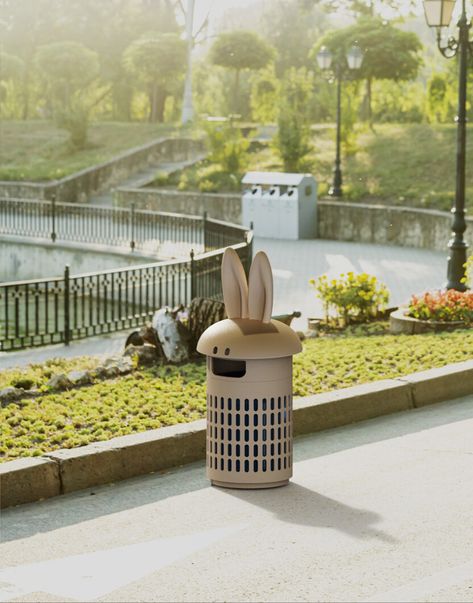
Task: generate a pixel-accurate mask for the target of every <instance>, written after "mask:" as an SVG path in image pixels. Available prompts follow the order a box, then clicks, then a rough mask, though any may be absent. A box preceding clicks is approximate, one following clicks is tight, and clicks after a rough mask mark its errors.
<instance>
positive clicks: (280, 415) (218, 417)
mask: <svg viewBox="0 0 473 603" xmlns="http://www.w3.org/2000/svg"><path fill="white" fill-rule="evenodd" d="M222 285H223V295H224V301H225V307H226V311H227V316H228V318H227V319H225V320H222V321H220V322H218V323H215V324H214V325H212V326H211V327H209V328H208V329H207V330H206V331H205V332H204V333H203V335H202V336H201V338H200V340H199V342H198V345H197V350H198V351H199V352H200V353H202V354H205V355H206V356H207V476H208V478H209V479H210V480H211V482H212V484H213V485H216V486H224V487H227V488H273V487H276V486H282V485H285V484H287V483H288V480H289V478H290V477H291V476H292V356H293V354H296V353H298V352H300V351H301V349H302V346H301V343H300V340H299V338H298V336H297V335H296V333H295V332H294V331H293V330H292V329H291V328H290V327H288V326H287V325H285V324H283V323H282V322H280V321H278V320H272V319H271V311H272V305H273V279H272V272H271V266H270V264H269V261H268V258H267V256H266V254H265V253H263V252H258V253H257V254H256V256H255V258H254V260H253V263H252V265H251V269H250V274H249V283H247V280H246V276H245V272H244V269H243V266H242V264H241V262H240V259H239V257H238V255H237V253H236V252H235V251H234V250H233V249H232V248H228V249H226V250H225V253H224V256H223V261H222Z"/></svg>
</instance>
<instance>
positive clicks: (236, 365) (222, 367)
mask: <svg viewBox="0 0 473 603" xmlns="http://www.w3.org/2000/svg"><path fill="white" fill-rule="evenodd" d="M212 373H213V374H214V375H218V376H219V377H237V378H240V377H244V376H245V373H246V362H245V361H244V360H227V359H226V358H212Z"/></svg>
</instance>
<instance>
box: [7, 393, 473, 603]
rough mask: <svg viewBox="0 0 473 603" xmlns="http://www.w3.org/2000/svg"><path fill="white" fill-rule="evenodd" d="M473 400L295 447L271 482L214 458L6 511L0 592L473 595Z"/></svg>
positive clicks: (41, 596) (87, 597)
mask: <svg viewBox="0 0 473 603" xmlns="http://www.w3.org/2000/svg"><path fill="white" fill-rule="evenodd" d="M472 430H473V396H470V397H468V398H463V399H460V400H456V401H452V402H448V403H443V404H439V405H434V406H430V407H426V408H423V409H420V410H415V411H410V412H407V413H400V414H397V415H391V416H387V417H382V418H379V419H374V420H371V421H366V422H364V423H359V424H356V425H353V426H348V427H344V428H339V429H335V430H331V431H326V432H321V433H317V434H314V435H311V436H307V437H304V438H300V439H298V440H297V441H296V446H295V457H296V463H295V467H294V478H293V480H292V483H291V484H290V486H288V487H286V488H281V489H277V490H272V491H268V490H267V491H264V490H260V491H232V490H223V489H216V488H211V487H209V485H208V483H207V481H206V480H205V477H204V467H203V464H200V463H199V464H195V465H191V466H188V467H184V468H183V469H180V470H176V471H174V472H172V473H168V474H165V475H158V474H156V475H150V476H146V477H142V478H136V479H133V480H129V481H127V482H122V483H120V484H117V485H112V486H108V487H101V488H96V489H94V490H88V491H82V492H79V493H76V494H71V495H66V496H63V497H60V498H56V499H52V500H49V501H44V502H40V503H35V504H31V505H25V506H23V507H18V508H13V509H8V510H6V511H4V512H3V513H2V537H3V540H4V543H3V544H2V545H1V546H0V557H1V559H2V565H3V568H4V569H2V570H1V571H0V599H1V600H3V601H95V600H99V601H247V600H248V601H250V600H251V601H471V599H472V597H473V537H472V533H473V528H472V526H473V505H472V504H471V501H472V500H473V438H472V437H471V433H472Z"/></svg>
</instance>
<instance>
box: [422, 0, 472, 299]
mask: <svg viewBox="0 0 473 603" xmlns="http://www.w3.org/2000/svg"><path fill="white" fill-rule="evenodd" d="M461 2H462V11H461V15H460V20H459V21H458V23H457V27H458V39H457V38H455V37H453V36H451V37H449V38H448V40H447V41H446V42H445V44H442V27H448V25H449V24H450V21H451V19H452V14H453V8H454V6H455V0H424V10H425V19H426V21H427V25H428V26H429V27H435V28H437V46H438V48H439V50H440V52H441V53H442V55H443V56H444V57H445V58H447V59H451V58H453V57H455V56H457V55H458V58H459V68H458V115H457V118H456V122H457V168H456V190H455V205H454V207H453V209H452V214H453V222H452V238H451V239H450V241H449V242H448V249H449V256H448V268H447V285H446V287H447V289H456V290H457V291H466V289H467V286H466V283H464V282H462V280H463V279H464V278H465V262H466V255H467V249H468V245H467V244H466V243H465V241H464V239H463V233H464V232H465V230H466V220H465V171H466V123H467V119H466V89H467V64H468V54H469V53H471V54H472V55H473V41H470V37H469V31H470V28H471V21H469V20H468V18H467V15H466V1H465V0H461Z"/></svg>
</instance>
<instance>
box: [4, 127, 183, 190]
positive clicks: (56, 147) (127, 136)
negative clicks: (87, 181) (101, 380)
mask: <svg viewBox="0 0 473 603" xmlns="http://www.w3.org/2000/svg"><path fill="white" fill-rule="evenodd" d="M173 130H174V128H173V126H170V125H168V124H167V125H163V124H144V123H131V122H130V123H124V122H93V123H91V124H90V126H89V131H88V144H87V146H86V147H85V148H84V149H80V150H79V149H73V148H71V146H70V144H69V141H68V133H67V131H65V130H63V129H59V128H58V127H57V126H56V125H55V124H54V122H52V121H51V122H50V121H42V120H30V121H6V120H5V121H2V123H1V124H0V137H1V139H2V144H1V145H0V180H55V179H57V178H62V177H63V176H68V175H69V174H73V173H74V172H77V171H79V170H82V169H84V168H87V167H91V166H93V165H96V164H98V163H101V162H103V161H107V160H108V159H111V158H112V157H113V156H114V155H117V154H119V153H122V152H124V151H126V150H127V149H130V148H132V147H135V146H139V145H141V144H145V143H147V142H151V141H152V140H154V139H156V138H159V137H160V136H163V135H165V134H169V133H170V132H172V131H173Z"/></svg>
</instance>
